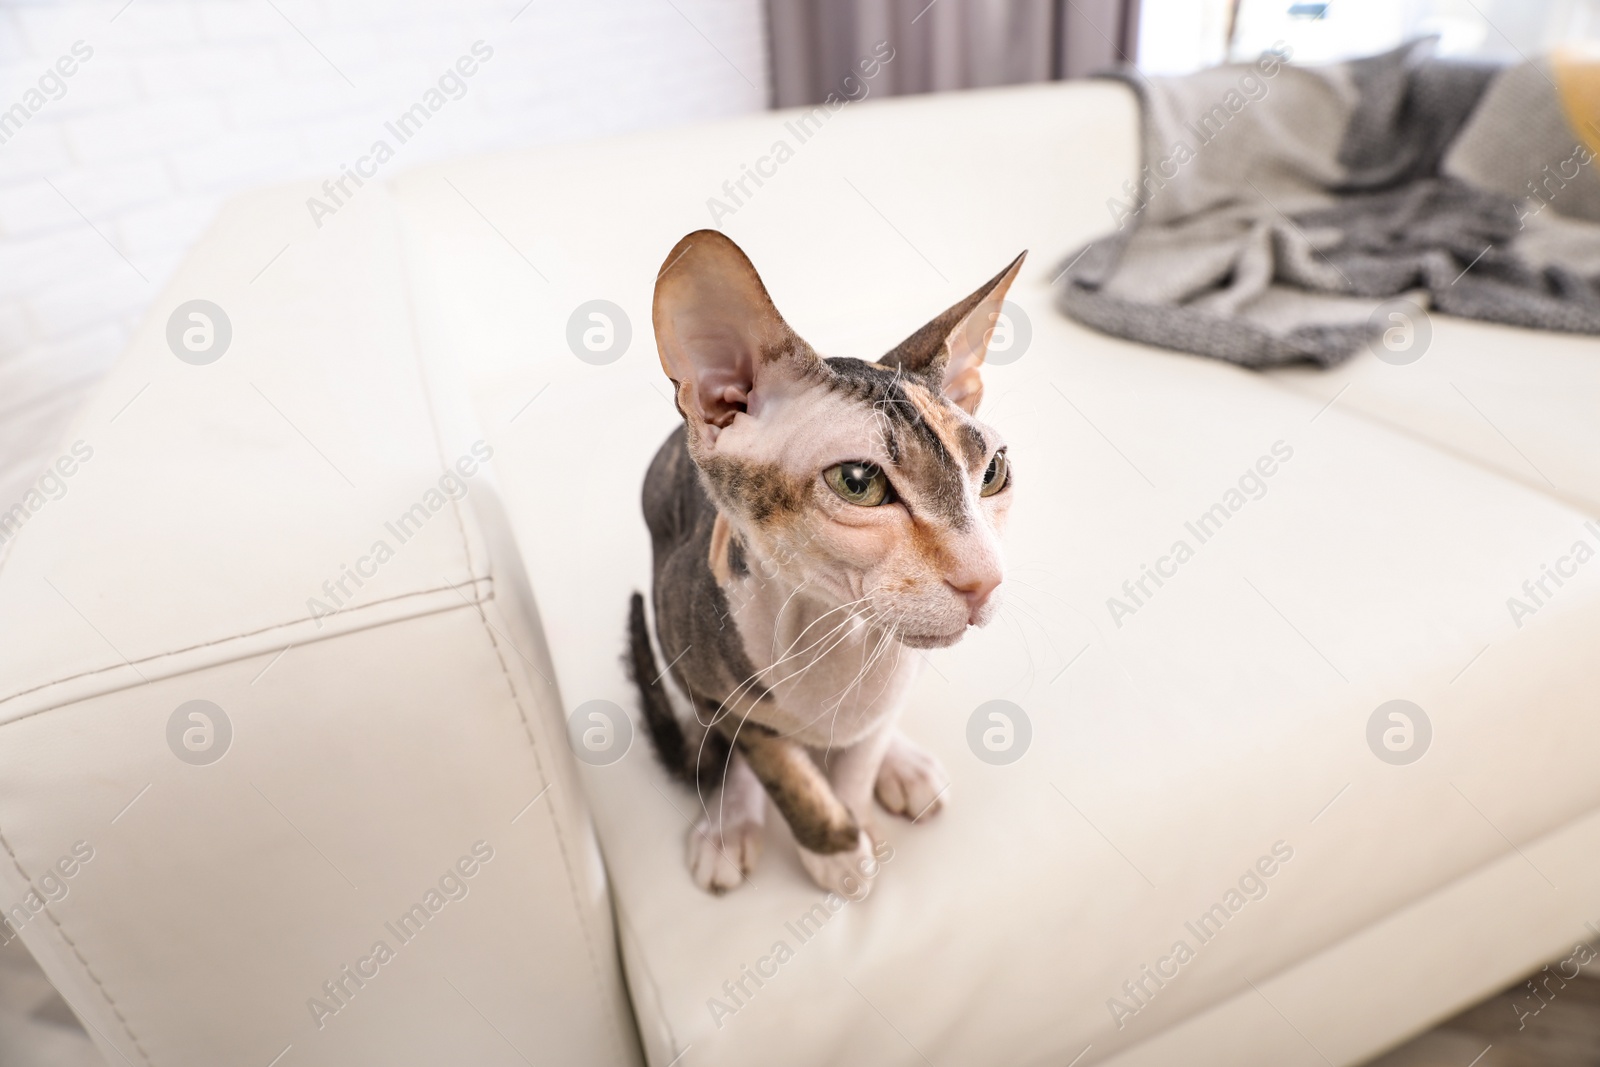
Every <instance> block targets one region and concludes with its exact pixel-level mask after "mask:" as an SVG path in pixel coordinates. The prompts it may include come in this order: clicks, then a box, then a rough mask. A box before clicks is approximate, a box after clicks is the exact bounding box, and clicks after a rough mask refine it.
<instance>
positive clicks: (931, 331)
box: [878, 252, 1028, 415]
mask: <svg viewBox="0 0 1600 1067" xmlns="http://www.w3.org/2000/svg"><path fill="white" fill-rule="evenodd" d="M1027 257H1028V253H1027V252H1023V253H1022V254H1021V255H1019V256H1018V257H1017V258H1016V259H1013V260H1012V261H1011V263H1010V265H1009V266H1007V267H1006V269H1005V270H1003V271H1001V272H1000V273H999V274H996V275H995V276H994V277H993V278H990V279H989V280H988V281H986V282H984V283H983V284H982V285H980V286H978V288H977V291H976V292H974V293H973V294H972V295H971V296H969V297H967V298H966V299H965V300H962V301H960V302H959V303H956V304H954V305H952V306H951V307H950V308H948V309H947V310H946V311H945V312H944V313H943V314H942V315H939V316H938V317H937V318H935V319H933V320H932V321H931V322H929V323H928V324H927V325H926V326H924V327H922V329H920V330H918V331H917V332H916V333H914V334H912V335H911V336H910V337H907V338H906V339H905V340H904V341H901V342H900V343H899V344H898V345H896V346H895V348H894V350H893V351H891V352H890V353H889V354H888V355H886V356H884V357H883V358H882V359H880V360H879V361H878V362H880V363H882V364H883V365H884V366H886V367H894V366H899V367H902V368H904V370H905V372H906V373H907V374H915V375H917V376H918V377H920V378H922V379H923V380H924V381H927V382H928V383H929V385H930V386H931V387H932V388H934V389H938V390H940V391H941V392H943V393H944V395H945V397H946V398H948V399H949V400H950V402H951V403H953V404H955V405H956V406H958V407H960V408H961V409H962V410H964V411H966V412H967V414H969V415H970V414H972V413H973V412H974V411H976V410H977V409H978V401H979V400H981V399H982V398H983V378H982V376H981V374H980V373H979V368H981V367H982V366H983V357H984V356H985V355H986V354H987V353H988V351H989V341H990V339H991V338H992V337H993V336H994V328H995V323H996V321H997V319H998V317H999V315H1000V308H1001V306H1002V305H1004V303H1005V299H1006V291H1007V290H1008V289H1010V288H1011V283H1012V282H1014V281H1016V278H1017V272H1018V271H1020V270H1022V261H1023V260H1024V259H1026V258H1027Z"/></svg>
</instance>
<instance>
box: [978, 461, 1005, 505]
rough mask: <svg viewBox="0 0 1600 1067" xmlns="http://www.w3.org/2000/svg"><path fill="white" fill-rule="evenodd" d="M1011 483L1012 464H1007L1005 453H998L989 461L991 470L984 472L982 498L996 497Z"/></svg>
mask: <svg viewBox="0 0 1600 1067" xmlns="http://www.w3.org/2000/svg"><path fill="white" fill-rule="evenodd" d="M1010 481H1011V464H1010V463H1008V462H1006V454H1005V452H1004V451H1000V452H996V453H995V454H994V458H993V459H991V460H990V461H989V469H988V470H986V471H984V472H983V489H982V490H981V492H980V495H982V496H994V495H995V494H996V493H998V492H999V491H1000V490H1002V489H1004V488H1005V487H1006V485H1007V484H1008V483H1010Z"/></svg>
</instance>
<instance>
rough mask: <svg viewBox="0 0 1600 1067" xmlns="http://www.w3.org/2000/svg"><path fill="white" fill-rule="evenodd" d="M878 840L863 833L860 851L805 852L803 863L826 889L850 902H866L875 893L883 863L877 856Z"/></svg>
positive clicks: (801, 851)
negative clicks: (880, 864) (875, 846)
mask: <svg viewBox="0 0 1600 1067" xmlns="http://www.w3.org/2000/svg"><path fill="white" fill-rule="evenodd" d="M875 836H876V835H875V834H871V833H869V832H868V831H866V830H863V831H861V832H860V834H859V836H858V837H857V839H856V847H855V848H853V849H850V850H849V851H847V852H828V853H822V852H812V851H810V850H809V849H804V848H802V849H801V850H800V863H801V864H802V865H803V866H804V867H805V869H806V873H807V874H809V875H811V880H812V881H813V882H815V883H817V885H819V886H821V887H822V888H823V889H826V890H828V891H829V892H832V893H838V894H839V895H840V896H842V897H846V898H848V899H850V900H862V899H864V898H865V897H866V895H867V894H868V893H870V892H871V891H872V880H873V879H874V878H876V877H877V875H878V867H879V862H878V858H877V857H876V856H875V855H874V854H873V838H874V837H875Z"/></svg>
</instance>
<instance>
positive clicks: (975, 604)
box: [946, 572, 1000, 626]
mask: <svg viewBox="0 0 1600 1067" xmlns="http://www.w3.org/2000/svg"><path fill="white" fill-rule="evenodd" d="M946 580H947V581H948V582H949V583H950V588H952V589H954V590H955V591H956V592H958V593H960V594H961V597H962V599H964V600H965V601H966V602H967V624H968V625H969V626H970V625H974V624H976V623H977V621H978V614H979V612H981V611H983V606H984V605H985V604H987V603H988V602H989V596H990V594H992V593H993V592H994V591H995V590H996V589H998V588H1000V575H999V574H998V573H994V572H988V573H978V574H971V575H961V576H960V577H959V578H956V579H954V580H951V579H946Z"/></svg>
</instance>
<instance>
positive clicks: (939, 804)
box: [876, 728, 950, 822]
mask: <svg viewBox="0 0 1600 1067" xmlns="http://www.w3.org/2000/svg"><path fill="white" fill-rule="evenodd" d="M949 789H950V776H949V775H948V774H946V773H945V770H944V765H943V764H941V763H940V762H939V760H938V759H937V758H936V757H935V756H934V755H933V753H931V752H929V751H928V750H927V749H925V748H923V747H922V746H920V745H918V744H917V743H916V742H914V741H912V740H911V739H910V738H909V737H907V736H906V735H905V734H904V733H902V732H901V731H900V730H899V729H898V728H896V729H895V730H894V731H893V736H892V737H891V738H890V739H889V748H888V750H887V751H886V752H884V754H883V763H882V765H881V766H880V767H879V768H878V779H877V789H876V791H877V794H878V803H879V804H882V805H883V807H884V809H885V810H887V811H889V812H892V813H893V814H895V815H899V816H901V817H902V818H906V819H910V820H911V821H912V822H916V821H917V820H918V819H921V818H922V817H924V816H926V815H935V814H937V813H938V812H939V810H940V809H941V808H943V807H944V801H945V797H946V795H947V794H948V791H949Z"/></svg>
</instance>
